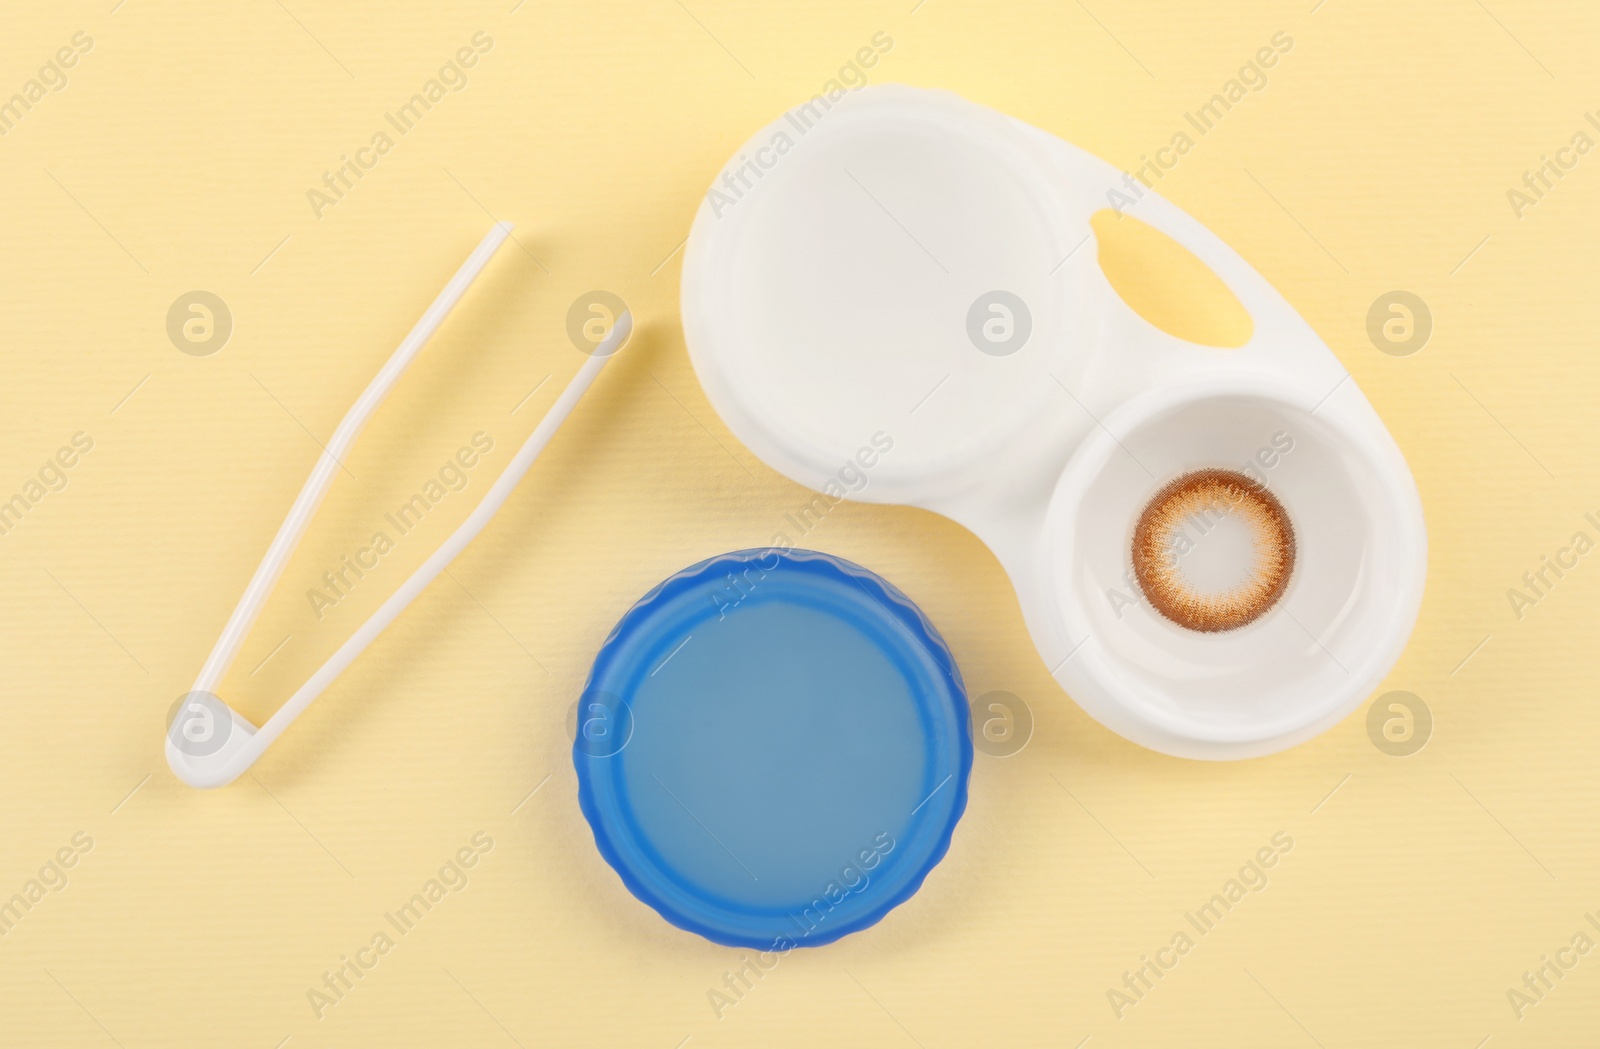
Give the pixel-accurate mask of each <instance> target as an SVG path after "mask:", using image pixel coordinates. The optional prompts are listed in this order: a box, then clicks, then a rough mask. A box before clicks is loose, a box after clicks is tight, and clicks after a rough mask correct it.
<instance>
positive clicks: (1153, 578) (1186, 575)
mask: <svg viewBox="0 0 1600 1049" xmlns="http://www.w3.org/2000/svg"><path fill="white" fill-rule="evenodd" d="M1240 529H1242V530H1243V531H1244V532H1245V533H1246V534H1247V535H1248V543H1249V554H1248V555H1247V556H1245V557H1244V558H1242V559H1238V560H1240V561H1241V562H1242V563H1238V564H1236V565H1234V566H1233V567H1232V568H1231V569H1229V570H1227V571H1225V572H1224V573H1223V575H1224V576H1225V578H1223V579H1221V580H1220V582H1219V580H1218V578H1217V575H1218V573H1217V570H1216V569H1215V566H1214V565H1213V566H1212V567H1211V570H1210V571H1208V572H1207V573H1205V574H1206V575H1207V576H1209V577H1210V578H1208V579H1206V580H1205V581H1204V583H1203V584H1202V583H1201V582H1199V581H1197V580H1196V579H1195V578H1194V574H1195V573H1194V572H1193V571H1192V568H1193V564H1194V562H1195V561H1198V560H1199V554H1200V552H1201V551H1202V550H1206V548H1207V540H1208V539H1209V540H1210V541H1211V544H1212V546H1211V548H1210V550H1209V551H1208V553H1209V552H1212V551H1215V550H1216V549H1217V545H1218V544H1220V543H1221V542H1222V540H1221V539H1219V538H1217V536H1218V533H1219V532H1225V531H1228V530H1232V531H1233V533H1234V536H1235V537H1237V535H1238V532H1239V530H1240ZM1294 555H1295V545H1294V526H1293V525H1292V524H1290V523H1289V515H1288V514H1287V513H1286V512H1285V511H1284V509H1283V504H1282V503H1280V502H1278V499H1277V497H1276V496H1275V495H1273V494H1272V493H1271V492H1270V491H1268V490H1267V488H1266V487H1265V486H1264V485H1262V484H1260V483H1259V482H1257V481H1253V480H1251V479H1250V478H1249V477H1246V476H1245V475H1244V474H1242V473H1237V472H1235V471H1233V470H1196V471H1194V472H1193V473H1186V474H1184V475H1183V476H1181V477H1179V478H1177V479H1175V480H1173V481H1170V482H1168V483H1167V484H1166V485H1165V486H1164V487H1162V489H1161V490H1160V491H1158V492H1157V493H1156V494H1155V495H1154V496H1153V497H1152V498H1151V500H1150V502H1149V503H1147V504H1146V505H1145V508H1144V511H1143V512H1142V513H1140V515H1139V521H1138V523H1137V524H1136V525H1135V526H1134V530H1133V574H1134V577H1135V578H1136V579H1138V581H1139V587H1140V589H1141V590H1143V591H1144V595H1145V597H1146V598H1147V599H1149V601H1150V604H1151V606H1152V607H1153V608H1154V609H1155V610H1156V611H1157V612H1159V613H1161V614H1162V615H1163V616H1165V617H1166V618H1167V619H1170V620H1171V621H1172V622H1174V623H1176V624H1178V625H1179V626H1181V627H1187V628H1188V629H1190V630H1198V631H1201V632H1203V633H1217V632H1219V631H1223V630H1235V629H1238V628H1239V627H1242V626H1244V625H1245V624H1247V623H1251V622H1253V621H1255V620H1256V619H1258V618H1260V617H1261V616H1262V615H1263V614H1265V613H1266V612H1267V610H1268V609H1270V608H1271V607H1272V606H1273V605H1275V604H1277V602H1278V599H1279V598H1280V597H1282V596H1283V592H1284V590H1285V589H1287V588H1288V586H1289V576H1290V574H1291V573H1292V572H1293V571H1294ZM1191 558H1192V559H1193V561H1191V563H1190V564H1189V565H1187V566H1186V564H1185V562H1186V560H1190V559H1191ZM1202 585H1203V588H1202Z"/></svg>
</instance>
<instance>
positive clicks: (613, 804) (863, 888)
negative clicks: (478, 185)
mask: <svg viewBox="0 0 1600 1049" xmlns="http://www.w3.org/2000/svg"><path fill="white" fill-rule="evenodd" d="M575 734H576V738H575V740H574V743H573V750H572V756H573V762H574V764H575V765H576V767H577V772H578V799H579V803H580V805H581V806H582V809H583V814H584V816H585V817H586V818H587V819H588V821H589V824H590V826H591V828H592V829H593V831H594V838H595V843H596V845H597V846H598V847H599V849H600V852H601V854H602V855H603V856H604V857H605V859H606V862H608V863H609V864H610V865H611V866H612V867H613V868H614V869H615V870H616V872H617V874H618V875H619V876H621V878H622V881H623V883H624V884H625V885H626V886H627V887H628V889H629V890H630V891H631V892H632V893H633V894H634V895H635V896H637V897H638V898H639V899H641V900H643V901H644V902H645V903H647V904H649V905H650V906H651V907H653V908H654V909H655V910H656V911H657V912H658V913H660V915H661V916H662V917H663V918H665V919H667V921H669V922H671V923H672V924H674V925H677V926H679V927H680V928H683V929H687V930H689V931H691V932H696V933H699V934H700V935H702V936H704V937H706V938H707V939H710V940H713V941H715V942H717V943H721V944H727V945H730V946H738V947H751V948H757V949H759V950H762V951H780V952H782V951H787V950H789V949H791V948H793V947H795V946H817V945H820V944H824V943H829V942H831V941H833V940H836V939H838V938H839V937H840V936H843V935H845V934H847V933H850V932H854V931H857V930H859V929H863V928H865V927H867V926H869V925H872V924H874V923H876V922H877V921H879V920H880V919H881V918H883V916H884V915H885V914H887V913H888V912H889V911H890V910H891V909H893V908H894V907H896V906H898V905H899V904H900V903H902V902H904V901H905V900H906V899H908V898H909V897H910V896H911V895H912V894H913V893H914V892H916V891H917V889H918V888H919V887H920V886H921V885H922V882H923V879H924V878H925V877H926V876H927V874H928V872H929V871H930V870H932V868H933V866H934V865H935V864H937V863H938V862H939V860H940V859H941V858H942V857H943V856H944V854H945V851H946V850H947V849H948V848H949V846H950V837H951V834H952V833H953V832H954V830H955V825H956V822H957V821H958V820H959V819H960V818H961V814H962V812H963V811H964V810H965V809H966V802H967V777H968V774H969V772H970V770H971V767H972V742H971V736H970V731H969V715H968V710H967V698H966V691H965V689H964V687H963V685H962V682H961V675H960V672H959V671H958V670H957V669H956V665H955V661H954V660H953V659H952V658H951V655H950V650H949V648H948V647H947V646H946V645H945V643H944V641H943V639H941V638H940V636H939V633H938V631H936V630H935V629H934V627H933V624H932V623H930V622H929V621H928V619H927V617H925V616H924V615H923V614H922V612H921V611H920V610H919V609H918V608H917V607H916V606H915V605H914V604H912V603H911V601H910V600H909V599H908V598H907V597H906V596H905V595H904V594H902V593H901V592H900V591H899V590H897V589H895V588H894V587H893V586H891V585H890V584H889V583H888V582H886V581H885V580H883V579H881V578H880V577H878V576H877V575H874V574H873V573H871V572H869V571H867V570H866V569H864V568H862V567H860V566H859V565H855V564H852V563H851V562H849V561H845V560H843V559H841V558H837V557H832V556H829V555H827V554H820V553H815V552H811V551H804V550H790V551H781V550H776V549H767V550H745V551H739V552H736V553H731V554H724V555H722V556H720V557H714V558H711V559H709V560H706V561H702V562H700V563H699V564H696V565H692V566H690V567H688V568H685V569H684V570H683V571H681V572H678V573H677V574H675V575H673V576H672V577H671V578H669V579H667V580H665V581H664V582H662V583H661V584H660V585H659V586H657V587H656V588H655V589H653V590H651V591H650V593H648V594H646V595H645V596H644V597H643V598H641V599H640V600H639V602H638V603H637V604H635V605H634V606H633V607H632V608H631V609H629V610H628V612H627V613H626V614H625V615H624V616H623V617H622V619H621V621H620V622H619V623H618V624H617V626H616V629H614V630H613V631H612V632H611V636H610V637H608V638H607V639H606V642H605V644H604V645H603V646H602V647H601V649H600V653H599V655H598V656H597V657H596V659H595V662H594V667H593V670H592V672H591V674H590V677H589V681H588V683H587V685H586V686H585V688H584V692H583V695H582V696H581V698H580V699H579V704H578V718H577V724H576V727H575Z"/></svg>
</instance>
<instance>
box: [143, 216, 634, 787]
mask: <svg viewBox="0 0 1600 1049" xmlns="http://www.w3.org/2000/svg"><path fill="white" fill-rule="evenodd" d="M510 235H511V224H510V223H505V222H501V223H496V224H495V226H494V227H493V228H492V229H490V230H489V233H488V235H487V236H485V237H484V238H483V241H482V243H480V244H479V245H478V246H477V248H476V249H474V250H473V252H472V254H471V255H469V256H468V257H467V261H466V262H464V263H462V264H461V268H460V269H459V270H457V271H456V275H455V276H454V277H452V278H450V283H448V284H446V285H445V286H444V290H443V291H441V292H440V293H439V297H438V298H436V299H434V300H433V305H431V306H429V307H428V310H427V312H426V313H424V314H423V315H422V318H421V319H420V320H418V321H417V324H416V326H415V327H414V328H412V329H411V333H410V334H409V335H407V336H406V337H405V340H404V341H403V342H401V343H400V345H399V347H398V348H397V349H396V350H395V351H394V354H393V355H392V356H391V357H390V358H389V361H388V363H387V364H385V365H384V366H383V368H382V370H380V371H379V372H378V374H377V375H376V376H375V377H374V378H373V380H372V382H371V383H370V384H368V386H367V388H366V390H365V391H363V392H362V394H361V396H360V397H359V398H358V399H357V400H356V403H355V404H354V405H352V406H351V408H350V410H349V411H348V412H347V413H345V417H344V421H343V422H341V423H340V424H339V428H338V430H336V431H334V435H333V439H332V440H330V441H329V442H328V444H327V447H326V448H324V449H323V452H322V455H321V456H320V457H319V458H318V459H317V464H316V466H315V467H314V468H313V469H312V471H311V476H310V477H308V478H307V479H306V483H305V486H304V487H303V488H301V489H300V495H299V497H298V498H296V499H295V501H294V505H293V506H292V507H290V509H289V516H288V517H286V518H284V521H283V525H282V526H281V527H280V528H279V529H278V534H277V536H276V537H275V538H274V539H273V540H272V545H271V546H270V547H268V548H267V553H266V556H265V557H263V558H262V559H261V564H260V566H259V567H257V568H256V572H255V575H254V576H252V577H251V579H250V585H249V586H248V587H246V588H245V592H244V596H242V597H241V598H239V604H238V607H236V608H235V609H234V610H233V615H232V616H230V617H229V619H228V624H227V626H225V627H224V628H223V630H222V636H221V637H219V638H217V644H216V647H214V648H213V649H212V650H211V656H210V658H208V659H207V660H206V663H205V666H204V667H202V668H201V670H200V676H199V677H198V678H197V679H196V680H195V683H194V689H193V690H192V691H191V692H189V693H188V694H187V695H186V696H185V697H184V698H183V700H182V701H181V703H180V706H179V710H178V711H177V715H176V717H175V718H174V719H173V721H172V724H171V725H170V726H169V728H168V731H167V736H166V753H167V763H168V764H169V765H171V766H172V771H173V772H174V773H176V774H177V776H178V778H179V779H181V780H183V781H184V782H185V783H188V784H189V785H190V786H194V787H220V786H223V785H225V784H228V783H231V782H233V781H234V780H235V779H236V778H238V777H239V776H240V775H241V774H242V773H243V772H244V771H245V770H246V769H248V768H249V767H250V766H251V765H253V764H255V761H256V759H257V758H259V757H260V756H261V755H262V753H263V752H265V751H266V749H267V747H268V746H270V745H271V744H272V742H273V740H275V739H277V738H278V737H279V736H280V735H282V734H283V730H284V729H286V728H288V727H289V725H290V723H291V722H293V721H294V719H295V718H296V717H298V716H299V715H300V713H301V712H302V711H303V710H305V709H306V707H308V706H310V705H311V701H312V700H314V699H316V698H317V697H318V696H319V695H321V694H322V691H323V689H325V688H327V687H328V686H329V685H330V684H332V682H333V680H334V678H336V677H338V676H339V674H340V673H341V672H343V670H344V669H345V668H346V667H348V666H349V665H350V664H351V663H352V662H354V661H355V659H356V657H357V656H359V655H360V654H361V653H362V652H363V651H365V650H366V647H367V646H368V645H370V644H371V643H372V641H373V639H374V638H376V637H377V636H378V635H379V634H381V633H382V632H383V629H384V628H385V627H387V626H388V625H389V624H390V623H391V622H393V621H394V619H395V617H396V616H398V615H399V614H400V613H401V612H402V611H404V610H405V608H406V606H407V605H409V604H411V602H412V601H413V600H414V599H415V598H416V596H417V595H418V594H420V593H421V592H422V591H423V590H424V589H425V588H426V587H427V585H428V584H429V583H431V582H433V580H434V579H435V578H436V577H437V576H438V575H439V573H440V572H442V571H444V569H445V568H446V566H448V565H449V564H450V562H451V561H453V560H455V557H456V555H457V554H459V553H461V551H462V550H463V549H464V548H465V547H466V545H467V544H468V543H470V542H472V540H473V539H474V538H476V537H477V535H478V533H479V532H481V531H483V526H484V525H486V524H488V523H489V519H490V518H491V517H493V516H494V515H495V512H496V511H498V510H499V509H500V507H501V505H502V504H504V503H505V501H506V497H507V496H509V495H510V494H511V490H512V489H513V488H515V487H516V486H517V482H518V481H520V480H522V477H523V475H524V474H526V473H527V472H528V468H529V467H530V466H532V465H533V461H534V460H535V459H537V458H538V457H539V453H540V452H542V451H544V447H545V445H547V444H549V443H550V438H551V436H552V435H554V433H555V432H556V429H557V428H558V427H559V426H560V425H561V424H562V422H564V421H565V420H566V418H567V415H568V414H569V413H570V412H571V411H572V409H573V406H574V405H576V404H577V403H578V399H579V398H581V397H582V396H583V395H584V393H585V391H587V390H588V389H589V386H590V385H591V384H592V383H593V382H594V380H595V377H596V376H598V375H599V374H600V369H602V368H604V367H605V365H606V362H607V361H608V360H610V359H611V356H612V354H613V353H615V351H616V350H617V348H618V347H619V346H621V345H622V343H623V342H625V341H626V340H627V338H628V335H629V333H630V332H631V331H632V329H633V318H632V315H631V314H630V313H628V312H626V311H624V312H623V314H622V316H620V317H618V318H616V321H615V323H614V324H613V325H612V328H611V331H610V332H608V333H607V334H606V337H605V338H604V339H603V340H602V341H601V343H600V345H599V346H597V347H596V348H595V350H594V351H593V352H592V354H591V355H590V357H589V359H588V360H587V361H585V362H584V364H583V367H581V368H579V369H578V374H577V375H576V376H574V377H573V379H572V381H571V382H570V383H568V384H567V388H566V389H565V390H564V391H562V393H561V396H560V397H559V398H557V399H556V402H555V404H554V405H553V406H552V407H551V409H550V411H549V412H548V413H547V414H546V415H545V417H544V418H543V419H542V420H541V421H540V422H539V425H538V426H537V427H535V428H534V431H533V433H532V434H530V435H529V436H528V439H527V441H525V442H524V443H523V445H522V447H521V449H519V450H518V451H517V454H516V455H515V456H514V457H513V458H512V460H511V462H510V464H509V465H508V466H507V467H506V468H505V472H503V473H502V474H501V475H500V477H499V479H498V480H496V481H495V483H494V485H493V486H492V487H491V488H490V489H489V491H488V493H487V494H486V495H484V497H483V501H482V502H480V503H479V504H478V507H477V509H475V510H473V511H472V513H471V515H470V516H468V517H467V519H466V520H465V521H463V522H462V523H461V526H460V527H459V528H457V529H456V530H455V531H454V532H453V533H451V535H450V538H448V539H446V540H445V541H444V543H443V545H441V546H440V547H439V549H437V550H435V551H434V552H433V554H432V556H430V557H429V558H428V559H427V560H426V561H425V562H423V564H422V566H421V567H420V568H418V569H417V570H416V571H415V572H413V573H412V575H411V578H409V579H407V580H406V581H405V583H403V584H402V585H401V586H400V589H398V590H396V591H395V593H394V594H393V595H392V596H391V597H390V598H389V599H388V600H387V601H385V602H384V603H383V605H382V606H381V607H380V608H379V609H378V610H377V611H376V612H374V613H373V614H372V617H371V618H370V619H368V620H367V621H366V622H365V623H363V624H361V627H360V628H359V629H358V630H356V632H355V633H354V634H353V635H351V637H350V639H349V640H348V641H346V642H345V643H344V644H343V645H341V646H340V647H339V650H338V651H337V652H335V653H334V654H333V656H332V657H331V658H329V660H328V661H327V662H326V663H324V664H323V665H322V666H321V668H319V669H318V670H317V672H316V673H314V674H312V675H311V677H310V679H308V680H307V681H306V683H305V684H303V685H301V686H300V688H299V690H298V691H296V692H295V694H294V695H292V696H290V697H289V700H288V702H286V703H285V704H284V705H283V706H282V707H280V708H279V709H278V712H277V713H275V714H273V715H272V717H270V718H268V719H267V722H266V724H264V725H262V726H261V727H260V728H257V727H256V726H254V725H252V724H251V723H250V722H249V721H248V720H246V719H245V718H243V717H241V716H240V715H239V713H238V712H237V711H235V710H234V709H233V708H232V707H230V706H228V705H227V704H226V703H225V702H223V701H222V700H221V699H220V698H218V697H217V696H216V694H215V693H216V689H217V687H218V686H219V685H220V684H221V683H222V679H223V676H224V675H226V674H227V672H228V668H229V667H230V666H231V665H232V664H233V660H234V657H236V656H237V655H238V654H239V648H240V646H241V645H242V644H243V643H244V639H245V637H246V636H247V635H248V634H249V633H250V628H251V627H252V626H253V625H254V624H255V621H256V616H257V615H259V614H260V612H261V608H262V606H263V605H264V604H265V603H266V600H267V596H268V595H269V594H270V593H271V592H272V588H273V587H274V586H276V585H277V582H278V578H279V576H281V575H282V574H283V569H284V566H285V565H286V564H288V561H289V556H290V555H291V554H292V553H294V549H295V547H296V546H297V545H299V542H300V537H301V536H302V535H303V534H304V532H305V530H306V526H307V525H308V524H310V523H311V518H312V516H313V515H314V514H316V512H317V507H318V506H319V505H321V503H322V497H323V496H324V495H325V494H327V491H328V486H329V484H331V483H332V481H333V478H334V474H335V473H336V472H337V471H338V470H339V469H340V464H341V462H342V460H343V459H344V457H345V456H346V455H347V454H349V451H350V448H351V446H352V445H354V444H355V441H356V438H357V437H358V436H359V435H360V433H361V428H362V427H363V426H365V425H366V423H367V420H368V419H369V418H370V417H371V416H372V413H373V412H374V411H376V410H377V407H378V405H379V404H381V403H383V399H384V398H385V397H386V396H388V394H389V391H390V390H391V389H392V388H393V387H394V385H395V383H396V382H397V381H398V380H399V378H400V376H401V375H402V374H403V373H404V372H405V370H406V368H407V366H409V365H410V364H411V362H412V360H413V359H415V357H416V356H417V354H418V352H420V351H421V349H422V347H423V345H424V344H425V343H427V341H428V339H429V338H430V337H431V336H432V335H433V333H434V331H435V330H437V329H438V327H439V325H440V324H442V323H443V322H444V319H445V317H446V316H448V315H449V313H450V310H451V309H452V308H453V307H454V306H455V304H456V303H457V302H458V301H460V299H461V296H462V295H463V294H465V293H466V290H467V288H468V287H470V286H471V285H472V282H473V280H474V279H476V278H477V276H478V274H479V273H481V272H482V271H483V268H484V267H485V266H486V265H488V262H489V259H490V258H491V257H492V256H493V255H494V253H495V252H496V251H497V250H499V248H500V246H501V245H502V244H504V243H505V241H506V238H508V237H509V236H510Z"/></svg>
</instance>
